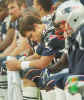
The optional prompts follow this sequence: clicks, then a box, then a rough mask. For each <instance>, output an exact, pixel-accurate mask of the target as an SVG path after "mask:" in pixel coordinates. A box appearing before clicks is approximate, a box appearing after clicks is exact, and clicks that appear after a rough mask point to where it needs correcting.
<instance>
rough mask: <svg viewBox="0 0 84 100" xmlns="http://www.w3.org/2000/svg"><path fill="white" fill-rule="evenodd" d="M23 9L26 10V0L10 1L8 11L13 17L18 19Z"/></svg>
mask: <svg viewBox="0 0 84 100" xmlns="http://www.w3.org/2000/svg"><path fill="white" fill-rule="evenodd" d="M23 8H26V2H25V0H8V11H9V14H10V15H11V16H14V17H15V18H18V17H19V16H20V15H21V11H22V10H23Z"/></svg>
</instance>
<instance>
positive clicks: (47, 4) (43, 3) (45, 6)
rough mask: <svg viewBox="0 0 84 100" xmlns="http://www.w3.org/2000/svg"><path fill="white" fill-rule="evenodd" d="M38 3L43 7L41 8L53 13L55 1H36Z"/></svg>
mask: <svg viewBox="0 0 84 100" xmlns="http://www.w3.org/2000/svg"><path fill="white" fill-rule="evenodd" d="M36 2H37V3H38V4H39V5H41V7H42V8H43V9H44V10H45V11H46V12H49V11H51V8H52V5H53V1H52V0H36Z"/></svg>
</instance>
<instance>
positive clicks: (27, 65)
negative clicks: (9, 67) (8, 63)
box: [21, 61, 30, 70]
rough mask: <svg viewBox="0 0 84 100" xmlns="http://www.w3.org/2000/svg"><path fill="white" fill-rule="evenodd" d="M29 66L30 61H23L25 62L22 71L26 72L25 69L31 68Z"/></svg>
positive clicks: (22, 63)
mask: <svg viewBox="0 0 84 100" xmlns="http://www.w3.org/2000/svg"><path fill="white" fill-rule="evenodd" d="M29 64H30V62H29V61H23V62H21V69H22V70H25V69H28V68H30V67H29Z"/></svg>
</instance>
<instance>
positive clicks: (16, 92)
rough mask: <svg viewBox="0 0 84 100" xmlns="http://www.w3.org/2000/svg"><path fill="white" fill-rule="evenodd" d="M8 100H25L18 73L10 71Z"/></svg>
mask: <svg viewBox="0 0 84 100" xmlns="http://www.w3.org/2000/svg"><path fill="white" fill-rule="evenodd" d="M8 100H23V95H22V89H21V79H20V75H19V72H18V71H8Z"/></svg>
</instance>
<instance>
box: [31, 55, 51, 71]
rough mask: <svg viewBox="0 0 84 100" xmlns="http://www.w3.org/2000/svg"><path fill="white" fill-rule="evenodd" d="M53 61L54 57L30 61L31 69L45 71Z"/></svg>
mask: <svg viewBox="0 0 84 100" xmlns="http://www.w3.org/2000/svg"><path fill="white" fill-rule="evenodd" d="M52 59H53V56H49V57H48V56H44V57H41V58H40V59H37V60H33V61H30V64H29V65H30V67H35V68H39V69H43V68H45V67H47V66H48V65H49V64H50V63H51V61H52Z"/></svg>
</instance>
